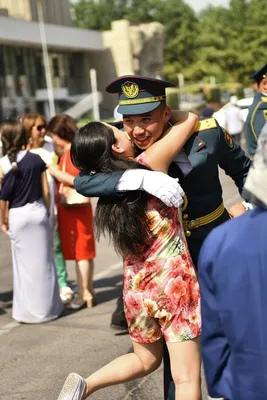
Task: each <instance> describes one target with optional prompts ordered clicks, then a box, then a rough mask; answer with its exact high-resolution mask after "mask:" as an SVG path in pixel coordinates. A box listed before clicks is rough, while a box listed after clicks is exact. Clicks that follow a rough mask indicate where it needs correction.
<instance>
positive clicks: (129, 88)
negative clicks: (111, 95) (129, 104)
mask: <svg viewBox="0 0 267 400" xmlns="http://www.w3.org/2000/svg"><path fill="white" fill-rule="evenodd" d="M121 90H122V91H123V93H124V94H125V96H126V97H127V98H128V99H134V98H135V97H137V96H138V95H139V86H138V85H137V83H134V82H130V81H127V82H125V83H124V84H123V85H121Z"/></svg>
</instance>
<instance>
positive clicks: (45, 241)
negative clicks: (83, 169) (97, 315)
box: [0, 114, 95, 323]
mask: <svg viewBox="0 0 267 400" xmlns="http://www.w3.org/2000/svg"><path fill="white" fill-rule="evenodd" d="M76 130H77V126H76V123H75V121H74V120H73V119H72V118H71V117H69V116H67V115H56V116H55V117H54V118H52V120H51V121H50V122H49V125H48V126H47V124H46V121H45V118H44V117H43V116H42V115H39V114H27V115H25V116H23V117H21V118H19V119H18V120H7V121H5V122H3V123H2V125H1V141H2V152H3V157H2V158H1V159H0V180H1V192H0V199H1V200H0V201H1V227H2V231H3V232H4V233H5V234H7V235H8V236H9V238H10V242H11V250H12V261H13V276H14V278H13V283H14V286H13V291H14V295H13V310H12V313H13V314H12V315H13V318H14V319H15V320H17V321H19V322H23V323H42V322H46V321H50V320H53V319H56V318H58V317H59V316H60V315H61V314H62V312H63V310H64V305H66V306H67V307H68V308H71V309H79V308H81V307H83V306H84V305H87V307H88V308H91V307H92V306H93V304H94V299H95V297H94V290H93V283H92V281H93V268H94V257H95V239H94V233H93V217H92V206H91V203H90V199H88V198H84V197H83V196H80V195H78V193H77V192H76V190H75V189H74V185H73V180H74V178H75V176H76V175H77V174H78V173H79V171H78V170H77V169H75V168H74V166H73V164H72V162H71V160H70V156H69V153H70V152H69V148H70V145H71V140H72V138H73V136H74V134H75V132H76ZM47 133H49V134H50V136H51V137H52V142H47V141H45V135H46V134H47ZM58 159H59V162H57V160H58ZM73 193H74V197H73ZM75 194H76V198H75ZM81 200H82V201H81ZM68 202H69V203H70V204H69V203H68ZM33 244H34V246H33ZM67 260H75V262H76V276H77V285H78V291H77V293H75V294H74V293H73V290H72V289H71V288H70V287H69V286H68V282H67V269H66V261H67Z"/></svg>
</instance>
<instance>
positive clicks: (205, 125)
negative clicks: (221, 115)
mask: <svg viewBox="0 0 267 400" xmlns="http://www.w3.org/2000/svg"><path fill="white" fill-rule="evenodd" d="M213 128H217V124H216V120H215V119H214V118H207V119H203V120H201V121H199V123H198V127H197V129H196V132H201V131H206V130H207V129H213Z"/></svg>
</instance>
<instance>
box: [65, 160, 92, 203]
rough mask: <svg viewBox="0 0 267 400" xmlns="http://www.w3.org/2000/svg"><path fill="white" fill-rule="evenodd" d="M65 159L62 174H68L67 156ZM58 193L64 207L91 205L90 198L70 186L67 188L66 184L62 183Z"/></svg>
mask: <svg viewBox="0 0 267 400" xmlns="http://www.w3.org/2000/svg"><path fill="white" fill-rule="evenodd" d="M63 157H64V160H63V166H62V172H66V162H67V156H66V154H64V155H63ZM58 193H59V203H60V204H62V205H63V206H64V207H82V206H86V205H88V204H90V203H91V202H90V198H89V197H85V196H83V195H82V194H80V193H78V192H77V191H76V190H75V189H74V188H72V187H70V186H65V185H64V183H61V184H60V185H59V189H58Z"/></svg>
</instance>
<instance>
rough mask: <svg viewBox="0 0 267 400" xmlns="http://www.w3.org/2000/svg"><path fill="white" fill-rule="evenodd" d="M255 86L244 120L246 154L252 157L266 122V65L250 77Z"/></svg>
mask: <svg viewBox="0 0 267 400" xmlns="http://www.w3.org/2000/svg"><path fill="white" fill-rule="evenodd" d="M250 79H254V80H255V82H256V84H257V93H256V94H255V96H254V99H253V103H252V105H251V106H250V108H249V113H248V116H247V120H246V125H245V128H246V142H247V149H248V153H249V154H250V155H251V156H253V155H254V154H255V151H256V149H257V142H258V137H259V134H260V132H261V130H262V128H263V126H264V124H265V122H266V121H267V64H265V65H264V66H263V67H261V68H260V69H259V70H258V71H256V72H255V73H254V74H252V75H251V77H250Z"/></svg>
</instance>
